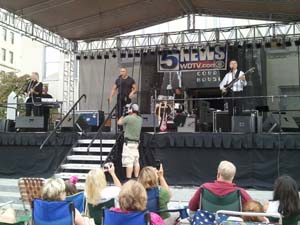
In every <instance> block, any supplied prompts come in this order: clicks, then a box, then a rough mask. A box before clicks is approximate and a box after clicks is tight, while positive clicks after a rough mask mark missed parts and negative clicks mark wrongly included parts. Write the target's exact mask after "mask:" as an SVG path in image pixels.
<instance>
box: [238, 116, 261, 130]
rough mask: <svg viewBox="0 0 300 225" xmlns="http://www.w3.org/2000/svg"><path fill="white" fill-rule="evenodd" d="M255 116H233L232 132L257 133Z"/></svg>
mask: <svg viewBox="0 0 300 225" xmlns="http://www.w3.org/2000/svg"><path fill="white" fill-rule="evenodd" d="M255 124H256V117H255V116H234V117H232V132H239V133H255V132H256V125H255Z"/></svg>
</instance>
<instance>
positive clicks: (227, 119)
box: [213, 111, 231, 132]
mask: <svg viewBox="0 0 300 225" xmlns="http://www.w3.org/2000/svg"><path fill="white" fill-rule="evenodd" d="M213 130H214V132H231V115H229V113H228V111H214V112H213Z"/></svg>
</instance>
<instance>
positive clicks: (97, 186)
mask: <svg viewBox="0 0 300 225" xmlns="http://www.w3.org/2000/svg"><path fill="white" fill-rule="evenodd" d="M105 170H106V171H107V172H108V173H109V174H110V175H111V177H112V179H113V182H114V185H115V186H109V187H107V183H106V178H105V174H104V170H103V169H100V168H99V169H93V170H91V171H90V172H89V173H88V175H87V177H86V181H85V194H86V199H87V202H88V203H90V204H92V205H98V204H99V203H102V202H106V201H108V200H110V199H112V198H114V199H116V198H117V197H118V195H119V192H120V187H121V183H120V181H119V179H118V177H117V176H116V174H115V167H114V165H113V163H110V164H108V165H107V168H106V169H105Z"/></svg>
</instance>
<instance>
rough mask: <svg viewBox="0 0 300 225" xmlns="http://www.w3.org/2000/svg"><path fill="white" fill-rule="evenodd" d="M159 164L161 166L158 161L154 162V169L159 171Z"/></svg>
mask: <svg viewBox="0 0 300 225" xmlns="http://www.w3.org/2000/svg"><path fill="white" fill-rule="evenodd" d="M160 164H161V162H160V160H156V161H155V168H156V169H157V170H160Z"/></svg>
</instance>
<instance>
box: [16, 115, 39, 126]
mask: <svg viewBox="0 0 300 225" xmlns="http://www.w3.org/2000/svg"><path fill="white" fill-rule="evenodd" d="M16 128H31V129H44V117H42V116H23V117H17V118H16Z"/></svg>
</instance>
